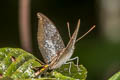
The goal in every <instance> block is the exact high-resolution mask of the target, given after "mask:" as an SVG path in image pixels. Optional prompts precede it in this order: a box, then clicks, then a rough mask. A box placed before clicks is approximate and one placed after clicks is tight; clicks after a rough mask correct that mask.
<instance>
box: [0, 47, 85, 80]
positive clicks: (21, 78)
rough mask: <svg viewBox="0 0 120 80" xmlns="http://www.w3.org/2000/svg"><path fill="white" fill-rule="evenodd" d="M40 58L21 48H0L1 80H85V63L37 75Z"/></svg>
mask: <svg viewBox="0 0 120 80" xmlns="http://www.w3.org/2000/svg"><path fill="white" fill-rule="evenodd" d="M42 66H43V64H42V63H41V61H40V60H38V59H37V58H36V57H34V56H33V55H32V54H30V53H28V52H26V51H24V50H22V49H19V48H1V49H0V80H5V79H6V80H33V79H34V80H56V79H59V80H76V79H79V80H85V79H86V77H87V70H86V68H85V67H84V66H83V65H79V70H78V67H77V66H76V65H75V64H74V63H72V64H71V69H70V72H71V73H70V72H69V66H70V65H69V64H65V65H63V66H62V67H61V68H59V69H56V70H53V71H51V72H48V71H46V72H44V76H43V77H40V76H41V75H37V76H36V75H35V71H34V68H36V67H40V68H41V67H42Z"/></svg>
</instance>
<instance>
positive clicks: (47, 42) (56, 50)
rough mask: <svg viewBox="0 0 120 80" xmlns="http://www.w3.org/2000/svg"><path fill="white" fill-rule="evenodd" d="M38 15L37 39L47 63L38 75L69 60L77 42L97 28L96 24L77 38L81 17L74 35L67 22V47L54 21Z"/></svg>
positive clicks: (40, 14)
mask: <svg viewBox="0 0 120 80" xmlns="http://www.w3.org/2000/svg"><path fill="white" fill-rule="evenodd" d="M37 17H38V32H37V40H38V46H39V49H40V52H41V54H42V56H43V59H44V62H45V65H44V67H43V68H42V69H40V71H38V72H37V73H36V75H38V74H39V73H41V72H42V71H44V70H45V69H46V68H49V69H50V70H51V69H56V68H59V67H61V66H62V65H63V64H65V63H66V62H67V61H69V60H70V58H71V56H72V55H73V53H74V50H75V44H76V42H77V41H79V40H80V39H81V38H83V37H84V36H85V35H87V34H88V33H89V32H90V31H91V30H93V29H94V28H95V25H94V26H93V27H92V28H91V29H89V30H88V32H86V33H85V34H84V35H83V36H81V37H80V38H78V39H77V35H78V31H79V28H80V19H79V20H78V23H77V27H76V29H75V31H74V33H73V34H72V36H71V35H70V29H69V23H67V25H68V32H69V37H70V40H69V42H68V44H67V46H66V47H65V45H64V42H63V40H62V38H61V36H60V33H59V31H58V30H57V28H56V26H55V25H54V23H53V22H52V21H51V20H50V19H49V18H48V17H46V16H45V15H44V14H42V13H37Z"/></svg>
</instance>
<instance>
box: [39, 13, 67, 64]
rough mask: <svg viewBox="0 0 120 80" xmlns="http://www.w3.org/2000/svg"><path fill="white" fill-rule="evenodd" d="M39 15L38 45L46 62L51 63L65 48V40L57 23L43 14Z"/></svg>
mask: <svg viewBox="0 0 120 80" xmlns="http://www.w3.org/2000/svg"><path fill="white" fill-rule="evenodd" d="M37 16H38V33H37V39H38V45H39V49H40V52H41V54H42V56H43V58H44V61H45V62H46V63H50V62H51V61H52V59H53V58H54V57H56V56H57V54H58V53H59V52H60V51H61V50H62V49H63V48H65V45H64V43H63V40H62V38H61V36H60V34H59V32H58V30H57V29H56V27H55V25H54V24H53V23H52V22H51V21H50V20H49V19H48V18H47V17H46V16H45V15H43V14H41V13H37Z"/></svg>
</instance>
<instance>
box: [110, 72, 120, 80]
mask: <svg viewBox="0 0 120 80" xmlns="http://www.w3.org/2000/svg"><path fill="white" fill-rule="evenodd" d="M108 80H120V72H117V73H115V74H114V75H113V76H112V77H111V78H109V79H108Z"/></svg>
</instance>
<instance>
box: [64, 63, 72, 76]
mask: <svg viewBox="0 0 120 80" xmlns="http://www.w3.org/2000/svg"><path fill="white" fill-rule="evenodd" d="M71 63H72V62H67V63H64V64H70V66H69V73H70V74H71V71H70V70H71Z"/></svg>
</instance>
